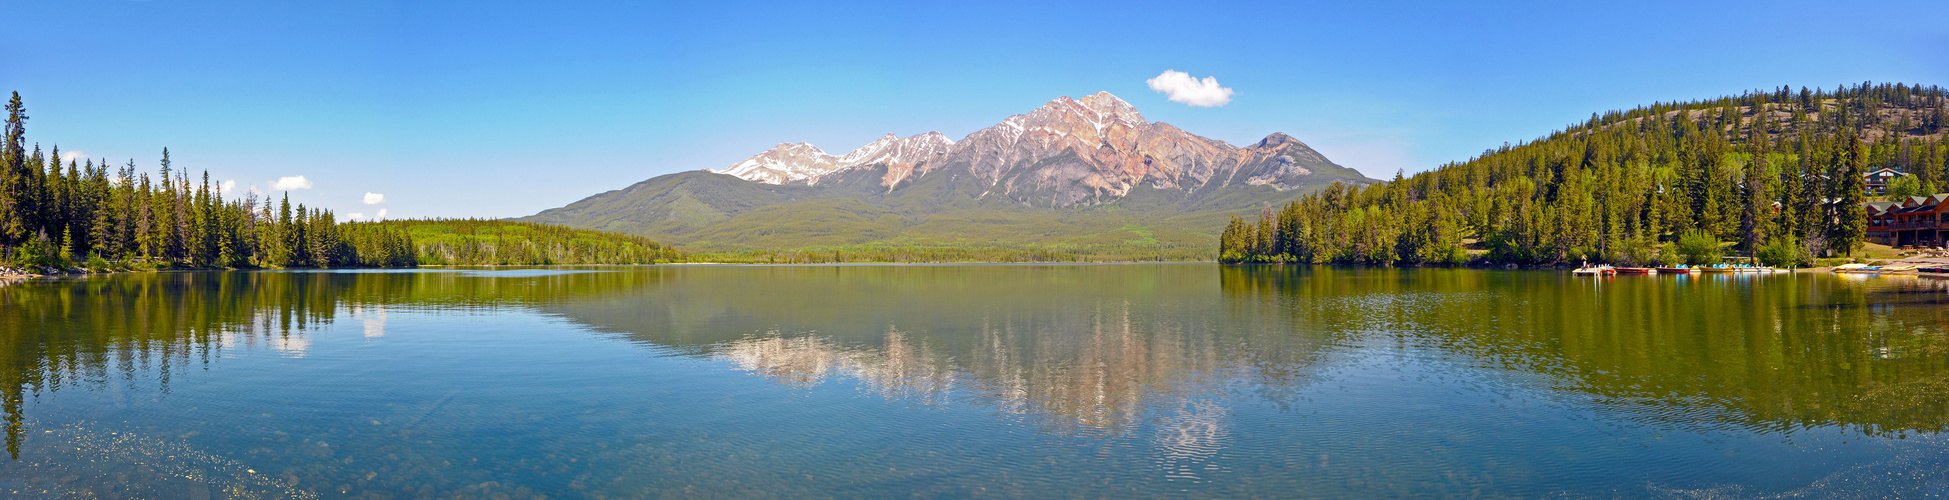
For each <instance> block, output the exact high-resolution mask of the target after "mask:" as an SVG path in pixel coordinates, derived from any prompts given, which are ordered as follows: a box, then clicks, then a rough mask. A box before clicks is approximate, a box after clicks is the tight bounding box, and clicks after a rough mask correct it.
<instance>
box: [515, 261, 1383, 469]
mask: <svg viewBox="0 0 1949 500" xmlns="http://www.w3.org/2000/svg"><path fill="white" fill-rule="evenodd" d="M834 271H835V269H833V268H816V267H775V268H756V269H752V268H743V269H735V270H727V269H684V270H677V271H672V273H677V274H681V275H682V276H681V278H668V279H665V280H661V281H659V282H658V283H656V284H651V285H649V286H644V287H641V288H635V289H630V290H624V291H619V292H618V293H615V294H606V295H600V296H591V297H590V299H588V300H571V301H563V302H561V303H556V304H550V305H548V306H545V309H547V310H550V311H554V312H558V313H560V314H563V315H565V316H567V317H570V318H574V319H575V320H577V321H578V322H581V323H585V324H591V325H596V326H598V327H601V328H603V329H607V330H611V331H616V332H620V333H624V334H627V335H629V336H630V337H631V338H633V339H636V340H638V341H642V342H647V343H653V344H656V345H659V346H675V347H679V348H681V349H684V350H685V351H686V352H693V353H697V354H699V355H704V356H712V357H717V358H721V359H726V360H730V361H732V362H734V363H735V364H736V365H737V366H739V367H740V368H743V369H745V370H748V371H750V372H751V373H753V374H755V375H758V376H762V377H766V378H768V379H771V380H774V381H777V382H778V383H781V384H786V385H791V386H798V387H810V386H814V385H818V384H821V383H824V382H827V381H830V380H833V379H834V378H837V377H844V378H848V379H852V380H857V381H858V382H859V383H860V384H862V385H863V386H864V387H866V388H867V389H868V390H869V391H870V392H873V393H876V394H880V395H883V396H886V397H890V398H899V399H907V400H914V401H918V402H922V403H928V404H941V403H945V402H948V401H950V400H954V399H957V398H959V399H964V400H967V401H972V402H977V404H981V405H985V406H989V407H992V408H995V409H997V410H999V411H1002V412H1005V413H1009V414H1016V415H1023V416H1025V417H1028V418H1029V419H1030V421H1032V422H1034V423H1035V424H1037V425H1038V426H1040V427H1042V428H1043V430H1044V431H1046V432H1056V433H1085V434H1102V433H1108V434H1125V433H1128V432H1131V431H1132V430H1134V429H1136V428H1138V427H1140V426H1141V425H1145V424H1153V423H1158V424H1161V423H1166V422H1171V424H1169V425H1177V426H1179V427H1182V428H1183V429H1182V431H1181V432H1177V433H1175V434H1173V435H1172V436H1170V437H1168V438H1165V437H1160V441H1168V442H1175V443H1180V445H1176V446H1174V447H1173V448H1174V449H1177V450H1192V449H1199V448H1200V447H1208V446H1209V443H1213V442H1217V441H1220V440H1221V439H1219V438H1218V436H1222V435H1223V434H1224V432H1223V430H1222V429H1218V428H1216V427H1217V426H1219V425H1221V424H1220V422H1222V419H1221V418H1216V417H1215V415H1222V414H1223V412H1224V411H1223V410H1222V409H1220V408H1218V406H1219V405H1222V404H1224V403H1222V402H1218V400H1217V399H1214V397H1215V395H1218V397H1222V394H1225V393H1230V392H1234V391H1237V390H1238V389H1239V388H1238V387H1235V386H1234V385H1231V384H1228V383H1227V382H1229V381H1232V380H1234V379H1237V378H1245V379H1248V380H1251V381H1253V382H1254V383H1253V384H1252V386H1251V390H1252V391H1253V392H1255V393H1256V394H1258V395H1259V397H1264V398H1268V399H1274V400H1281V399H1282V398H1286V397H1288V396H1290V395H1292V394H1296V393H1297V392H1298V391H1299V390H1300V389H1301V388H1302V387H1303V386H1304V385H1306V384H1308V383H1310V382H1311V379H1310V378H1309V377H1308V376H1307V373H1309V372H1310V370H1311V368H1310V367H1311V366H1312V365H1314V364H1315V363H1317V362H1318V360H1319V359H1320V358H1321V357H1322V356H1324V355H1325V354H1326V348H1327V347H1329V346H1331V345H1332V344H1333V343H1334V342H1336V339H1337V338H1339V337H1340V336H1341V335H1342V334H1343V333H1344V332H1343V331H1340V330H1336V329H1332V328H1321V329H1313V328H1305V329H1298V330H1296V329H1295V328H1293V324H1292V323H1291V322H1289V321H1288V320H1286V319H1282V318H1278V317H1268V316H1265V315H1263V314H1261V313H1262V311H1260V310H1258V309H1257V308H1250V307H1247V308H1232V309H1227V308H1224V307H1219V306H1220V305H1221V303H1222V302H1223V300H1224V299H1223V297H1222V296H1221V295H1220V294H1219V292H1218V286H1217V285H1218V283H1217V282H1216V279H1215V278H1217V276H1215V275H1214V274H1213V273H1211V272H1210V269H1208V268H1202V267H1194V266H1163V267H1161V268H1158V269H1146V270H1145V272H1137V273H1133V272H1130V270H1129V269H1125V268H1120V267H1116V266H1099V267H1089V266H1084V267H1013V268H1011V267H888V268H854V269H847V270H845V274H838V275H835V273H834ZM722 272H735V273H739V274H740V275H741V276H742V278H741V279H735V280H732V279H719V278H716V277H714V276H712V274H714V273H722ZM665 285H668V286H665ZM754 285H755V286H756V287H761V288H762V299H759V298H756V297H754V295H756V294H755V293H754V290H753V288H754ZM1213 311H1217V312H1218V314H1211V312H1213ZM1162 408H1197V409H1198V410H1195V411H1191V410H1181V409H1180V410H1173V411H1170V412H1168V413H1160V411H1161V409H1162ZM1193 428H1198V429H1196V430H1194V429H1193ZM1194 437H1197V439H1193V438H1194ZM1193 442H1197V443H1204V444H1196V445H1193V444H1189V443H1193ZM1174 453H1180V452H1174Z"/></svg>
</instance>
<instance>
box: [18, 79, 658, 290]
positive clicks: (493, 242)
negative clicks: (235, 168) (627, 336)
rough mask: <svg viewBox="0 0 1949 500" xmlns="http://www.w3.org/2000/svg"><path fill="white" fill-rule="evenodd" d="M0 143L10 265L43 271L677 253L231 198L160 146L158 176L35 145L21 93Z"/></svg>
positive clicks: (629, 243) (585, 234) (613, 240)
mask: <svg viewBox="0 0 1949 500" xmlns="http://www.w3.org/2000/svg"><path fill="white" fill-rule="evenodd" d="M6 111H7V121H6V125H5V128H4V131H3V132H4V135H5V138H4V143H0V261H4V262H8V263H12V264H16V265H22V266H32V267H36V268H45V267H58V268H66V267H73V266H76V265H83V266H85V267H88V268H90V269H96V270H101V269H156V268H211V267H223V268H247V267H262V268H293V267H411V266H415V265H419V264H598V263H600V264H612V263H613V264H638V263H652V262H655V261H657V260H669V259H673V258H675V257H676V253H675V252H674V251H673V250H671V249H669V248H667V247H664V246H662V245H658V244H657V243H655V242H652V241H649V240H646V239H643V238H640V237H635V236H625V235H620V234H613V233H603V232H598V231H588V230H577V229H570V228H565V227H558V226H549V225H545V224H532V223H512V222H498V221H476V220H434V221H386V222H376V223H374V222H367V223H342V222H339V221H338V220H337V219H336V216H335V215H333V213H332V212H331V211H330V210H324V209H320V208H308V207H306V206H304V204H302V203H301V204H298V205H297V206H295V207H293V206H292V205H291V203H290V200H289V197H288V196H287V197H284V198H282V199H278V200H275V201H274V200H272V199H269V198H264V199H260V198H258V196H257V194H256V193H254V192H251V193H247V194H246V195H244V196H243V197H241V198H232V199H224V197H223V193H222V192H221V190H220V189H217V188H216V187H215V186H213V185H211V183H210V179H209V174H208V173H205V174H203V175H202V176H201V179H200V181H192V179H191V178H190V175H189V172H188V170H187V169H175V168H173V167H172V166H171V165H170V160H169V151H168V150H167V149H165V150H163V152H162V161H161V169H160V172H158V174H157V176H156V177H153V178H151V177H150V176H149V174H148V173H147V172H137V171H136V166H135V161H134V160H130V161H129V162H128V164H126V165H123V166H120V167H115V168H113V169H112V170H111V168H110V166H109V164H108V162H107V161H102V162H99V163H97V162H96V161H95V160H92V159H90V160H69V161H68V163H67V165H66V166H65V168H63V165H62V164H61V151H60V149H59V148H51V149H50V150H49V151H47V152H46V153H45V154H44V153H43V152H42V151H41V148H40V146H39V145H35V146H33V150H32V151H31V152H30V151H28V149H27V145H28V141H27V137H26V123H27V119H28V116H27V113H26V108H25V106H24V105H23V104H22V102H21V99H20V94H19V93H17V92H16V93H14V94H13V97H12V99H11V100H10V101H9V102H8V103H7V105H6Z"/></svg>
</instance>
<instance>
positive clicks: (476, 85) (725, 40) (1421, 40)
mask: <svg viewBox="0 0 1949 500" xmlns="http://www.w3.org/2000/svg"><path fill="white" fill-rule="evenodd" d="M1569 3H1570V2H1536V3H1517V2H1494V3H1481V4H1470V3H1461V2H1452V3H1434V4H1367V3H1359V2H1333V3H1317V4H1308V3H1299V2H1275V3H1228V2H1157V3H1146V2H1100V3H1057V2H956V3H955V4H954V5H944V6H936V5H929V4H930V3H929V2H884V3H855V4H822V5H775V4H772V3H731V2H683V3H657V2H553V3H540V2H538V3H533V4H527V3H520V4H517V3H498V2H453V3H442V2H361V1H340V2H288V1H271V2H234V3H233V2H194V1H176V0H151V1H126V0H73V1H60V2H47V1H37V2H17V1H4V2H0V12H3V13H4V15H5V16H6V17H7V18H8V19H9V20H10V21H11V22H10V23H9V27H8V29H6V30H0V89H11V90H17V91H20V92H21V93H22V96H23V98H25V100H26V103H27V106H28V111H29V115H31V116H32V117H33V118H32V120H31V121H30V122H29V124H28V135H29V138H30V139H31V140H33V141H36V142H39V143H41V144H42V145H43V146H51V145H53V144H59V145H60V146H61V147H62V148H63V149H64V150H68V151H74V150H80V151H83V152H85V153H86V154H87V155H89V156H90V157H93V158H98V159H99V158H106V159H108V160H110V161H111V162H113V163H114V164H116V165H120V164H123V163H125V162H127V161H128V160H129V159H131V158H133V159H134V160H135V161H136V164H137V165H138V166H139V167H140V168H142V169H143V170H145V171H151V172H153V171H154V169H155V168H156V160H157V159H158V157H159V156H160V152H161V150H162V148H163V147H165V146H166V147H168V148H170V153H171V157H172V159H173V160H174V162H175V164H176V165H177V166H179V167H187V168H190V169H193V170H197V171H201V170H208V171H209V172H210V174H211V177H212V178H213V179H216V180H218V181H222V180H234V181H236V182H237V183H238V184H239V185H240V186H257V187H258V188H259V189H260V190H269V189H270V188H269V184H268V183H270V182H272V181H275V180H277V179H278V178H280V177H289V176H304V177H305V178H306V179H307V180H309V181H311V182H310V184H311V186H312V187H310V188H308V189H300V190H295V191H292V192H291V196H292V199H293V201H296V202H303V203H307V204H310V205H313V206H324V207H327V208H332V209H334V210H337V211H338V212H339V213H340V214H341V215H346V214H350V213H361V214H365V215H367V216H371V215H376V214H377V213H378V210H379V209H385V210H387V211H388V217H391V218H401V217H433V216H441V217H466V216H476V217H508V216H520V215H527V214H531V213H534V212H536V211H539V210H543V209H547V208H551V207H556V206H561V205H563V204H566V203H569V202H573V201H575V200H577V199H581V198H583V197H585V196H588V195H591V194H595V193H598V192H602V191H607V190H611V189H619V188H622V187H625V186H628V185H629V184H632V183H635V182H637V181H641V180H643V179H647V178H650V177H653V176H657V175H662V174H667V173H672V172H678V171H684V170H695V169H700V168H718V167H723V166H726V165H729V164H731V163H734V162H736V161H738V160H741V159H743V158H744V157H746V156H749V155H751V154H754V153H757V152H760V151H763V150H765V149H767V148H770V147H771V146H773V145H775V144H777V143H780V142H799V141H805V142H811V143H813V144H816V145H818V146H820V147H822V148H824V149H825V150H827V151H828V152H833V153H839V152H843V151H846V150H850V149H852V148H854V147H857V146H859V145H862V144H865V143H867V142H869V141H871V140H872V139H874V138H876V137H878V136H880V135H882V134H886V133H889V132H892V133H896V134H900V135H902V136H905V135H911V134H917V133H922V132H927V131H930V130H938V131H941V132H943V133H945V134H947V135H948V136H949V137H952V138H955V139H959V138H960V137H962V136H963V135H966V134H968V133H970V132H973V131H975V130H978V129H980V128H982V127H985V126H988V125H992V124H994V123H996V122H998V121H1000V120H1001V119H1002V118H1004V117H1007V116H1008V115H1012V114H1017V113H1022V112H1026V111H1028V110H1029V109H1032V108H1034V107H1036V106H1038V105H1040V104H1042V103H1043V102H1046V101H1048V100H1050V99H1053V98H1056V97H1058V96H1064V95H1068V96H1078V97H1080V96H1082V95H1086V94H1090V93H1094V92H1096V91H1099V90H1107V91H1109V92H1111V93H1114V94H1116V95H1118V96H1120V97H1122V98H1124V99H1125V100H1126V101H1129V102H1130V103H1131V104H1133V105H1135V106H1137V108H1138V109H1139V110H1140V111H1141V112H1143V113H1144V115H1145V117H1146V118H1149V119H1151V120H1153V121H1165V122H1170V123H1172V124H1175V125H1177V126H1179V127H1181V128H1184V129H1185V130H1188V131H1191V132H1193V133H1197V134H1200V135H1205V136H1207V137H1213V138H1217V139H1222V140H1225V141H1229V142H1232V143H1235V144H1244V143H1248V142H1252V141H1256V140H1258V139H1259V138H1261V137H1264V136H1265V135H1267V134H1270V133H1273V132H1285V133H1288V134H1291V135H1293V136H1294V137H1297V138H1299V139H1300V140H1302V141H1305V142H1307V143H1308V144H1310V145H1312V146H1314V147H1315V148H1316V149H1319V150H1320V151H1321V152H1323V153H1325V154H1326V155H1327V156H1328V157H1329V158H1331V159H1333V160H1335V161H1336V162H1338V163H1341V164H1344V165H1347V166H1351V167H1354V168H1357V169H1360V170H1361V171H1362V172H1365V173H1367V174H1368V175H1369V176H1374V177H1382V176H1389V175H1392V173H1393V172H1394V171H1396V170H1407V171H1409V172H1414V171H1419V170H1425V169H1428V168H1431V167H1434V166H1436V165H1439V164H1441V163H1443V162H1447V161H1453V160H1460V159H1464V158H1467V157H1469V156H1471V155H1474V154H1477V153H1479V152H1481V151H1482V150H1484V149H1487V148H1491V147H1495V146H1497V145H1500V144H1502V143H1503V142H1505V141H1509V142H1514V141H1519V140H1525V139H1530V138H1535V137H1537V136H1541V135H1543V134H1546V133H1548V132H1550V131H1551V130H1554V129H1557V128H1560V127H1562V126H1563V125H1565V124H1568V123H1571V122H1576V121H1580V120H1583V119H1585V118H1587V117H1589V115H1590V113H1592V112H1596V111H1603V110H1609V109H1619V108H1628V107H1632V106H1636V105H1639V104H1645V103H1649V102H1652V101H1669V100H1689V99H1696V98H1706V97H1714V96H1718V95H1722V94H1728V93H1738V92H1740V91H1742V90H1747V89H1757V88H1772V87H1775V86H1779V85H1792V86H1795V87H1799V86H1808V87H1816V86H1817V87H1825V88H1832V87H1834V86H1835V85H1837V84H1842V83H1859V82H1861V81H1864V80H1872V81H1876V82H1883V81H1887V82H1909V83H1923V84H1930V85H1949V50H1945V49H1946V48H1949V21H1945V20H1949V4H1945V3H1940V2H1899V3H1868V2H1857V3H1834V2H1822V3H1787V2H1760V3H1753V4H1743V5H1742V4H1724V5H1706V6H1700V5H1693V4H1692V3H1689V2H1685V3H1664V4H1657V3H1649V2H1609V3H1605V4H1602V5H1592V6H1578V5H1566V4H1569ZM1165 70H1178V71H1184V72H1188V73H1190V74H1191V75H1192V76H1194V77H1199V78H1203V77H1214V78H1216V79H1217V80H1218V82H1219V83H1220V84H1221V85H1223V86H1225V87H1228V88H1231V89H1233V90H1234V91H1235V94H1234V95H1233V96H1232V99H1231V101H1230V102H1229V103H1228V104H1226V105H1224V106H1219V107H1192V106H1187V105H1184V104H1179V103H1174V102H1170V101H1168V100H1166V98H1165V96H1164V95H1162V94H1159V93H1156V92H1153V91H1152V90H1150V89H1149V88H1148V87H1147V86H1146V85H1145V80H1146V79H1148V78H1152V77H1155V76H1157V75H1158V74H1159V73H1162V72H1163V71H1165ZM239 189H242V188H241V187H240V188H239ZM366 193H378V194H383V195H384V202H383V203H378V204H365V203H364V201H365V198H366V196H365V194H366Z"/></svg>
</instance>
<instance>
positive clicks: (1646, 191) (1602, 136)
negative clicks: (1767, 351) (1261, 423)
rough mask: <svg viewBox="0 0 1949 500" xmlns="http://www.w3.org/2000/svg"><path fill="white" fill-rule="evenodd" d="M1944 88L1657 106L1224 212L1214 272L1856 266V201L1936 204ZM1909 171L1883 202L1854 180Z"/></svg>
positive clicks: (1941, 176) (1856, 89)
mask: <svg viewBox="0 0 1949 500" xmlns="http://www.w3.org/2000/svg"><path fill="white" fill-rule="evenodd" d="M1945 126H1949V102H1946V100H1945V92H1944V89H1942V88H1941V87H1937V86H1928V87H1923V86H1919V85H1906V84H1900V83H1896V84H1887V83H1882V84H1877V83H1873V82H1865V83H1861V84H1855V85H1842V86H1839V87H1837V88H1835V89H1832V90H1818V89H1817V90H1809V89H1807V88H1805V87H1802V88H1800V89H1799V90H1797V91H1796V90H1793V89H1791V88H1789V87H1780V88H1777V89H1774V90H1771V91H1749V92H1746V93H1743V94H1741V95H1738V96H1724V97H1720V98H1717V99H1711V100H1700V101H1692V102H1661V103H1654V104H1651V105H1648V106H1642V107H1638V108H1636V109H1632V110H1629V111H1610V112H1606V113H1602V114H1592V115H1591V117H1590V119H1589V120H1587V121H1585V122H1583V123H1581V124H1576V125H1572V126H1570V127H1567V128H1565V129H1564V130H1560V131H1557V132H1554V133H1551V134H1550V135H1548V136H1546V137H1542V138H1538V139H1536V140H1534V141H1530V142H1524V143H1519V144H1514V145H1510V144H1504V145H1502V147H1499V148H1495V149H1491V150H1488V151H1484V152H1483V153H1482V154H1481V155H1480V156H1476V157H1475V158H1472V159H1469V160H1466V161H1461V162H1456V163H1449V164H1446V165H1442V166H1440V167H1438V168H1435V169H1433V170H1430V171H1426V172H1421V173H1417V174H1415V175H1413V176H1405V177H1404V176H1403V175H1401V174H1399V173H1397V174H1395V177H1394V179H1393V180H1391V181H1389V182H1384V183H1380V184H1375V185H1369V186H1349V185H1344V184H1334V185H1331V186H1328V187H1326V188H1324V189H1322V190H1320V191H1317V192H1314V193H1310V194H1308V195H1306V196H1304V197H1302V198H1300V199H1299V200H1296V201H1294V202H1292V203H1290V204H1287V205H1285V206H1283V207H1274V206H1267V207H1264V208H1263V209H1262V210H1261V211H1260V213H1259V214H1258V217H1257V218H1256V220H1251V219H1244V218H1239V217H1233V218H1232V220H1231V222H1230V224H1228V225H1227V226H1226V228H1225V229H1224V232H1223V233H1221V235H1220V241H1219V254H1220V260H1221V261H1224V262H1233V263H1239V262H1267V263H1270V262H1293V263H1339V264H1364V265H1383V266H1385V265H1458V264H1497V265H1501V264H1522V265H1551V264H1572V263H1578V262H1591V263H1612V264H1618V265H1649V264H1657V263H1692V264H1704V263H1716V262H1718V261H1719V258H1720V256H1722V255H1743V256H1751V257H1755V258H1757V259H1758V260H1759V261H1761V262H1764V263H1767V264H1769V265H1776V266H1778V265H1796V264H1797V265H1807V264H1810V263H1811V261H1812V260H1813V259H1815V258H1818V257H1823V256H1839V255H1852V254H1853V253H1855V252H1857V251H1859V250H1860V248H1861V247H1862V244H1863V240H1864V237H1865V234H1864V232H1865V229H1866V224H1867V222H1866V219H1865V208H1864V207H1863V204H1864V203H1865V202H1868V201H1873V200H1874V199H1876V198H1885V199H1897V198H1899V197H1902V196H1912V195H1922V194H1928V193H1935V192H1936V191H1937V189H1939V188H1940V187H1942V186H1943V184H1944V182H1945V178H1949V172H1945V171H1944V167H1945V160H1944V157H1945V155H1949V144H1945V142H1944V140H1943V138H1944V129H1945ZM1881 168H1892V169H1894V170H1897V171H1900V172H1905V173H1907V174H1908V176H1906V177H1902V178H1900V179H1898V180H1897V181H1896V182H1891V183H1889V186H1888V193H1887V194H1886V195H1885V196H1875V195H1871V194H1869V193H1868V192H1867V189H1866V184H1865V182H1866V181H1865V179H1863V174H1865V173H1867V172H1872V171H1875V170H1877V169H1881Z"/></svg>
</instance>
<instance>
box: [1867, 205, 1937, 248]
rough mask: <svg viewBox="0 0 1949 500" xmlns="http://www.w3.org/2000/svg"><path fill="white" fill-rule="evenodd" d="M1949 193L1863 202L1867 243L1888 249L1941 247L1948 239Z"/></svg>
mask: <svg viewBox="0 0 1949 500" xmlns="http://www.w3.org/2000/svg"><path fill="white" fill-rule="evenodd" d="M1945 201H1949V194H1933V195H1929V196H1910V197H1908V198H1907V199H1903V200H1901V201H1877V202H1870V203H1866V204H1865V205H1866V208H1867V212H1868V231H1867V234H1866V235H1865V236H1867V238H1868V240H1869V241H1873V242H1876V243H1881V244H1884V245H1888V246H1893V247H1900V246H1919V247H1939V246H1943V239H1944V237H1945V236H1949V203H1943V202H1945Z"/></svg>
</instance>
